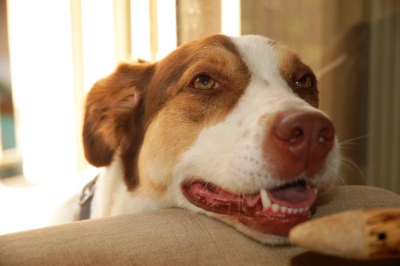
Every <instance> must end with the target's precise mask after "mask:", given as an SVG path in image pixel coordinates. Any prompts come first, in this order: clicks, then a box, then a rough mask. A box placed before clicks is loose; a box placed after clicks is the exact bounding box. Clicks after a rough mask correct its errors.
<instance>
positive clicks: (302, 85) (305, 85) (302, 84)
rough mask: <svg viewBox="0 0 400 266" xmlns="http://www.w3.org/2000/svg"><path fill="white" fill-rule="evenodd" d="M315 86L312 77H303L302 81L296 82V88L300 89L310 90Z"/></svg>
mask: <svg viewBox="0 0 400 266" xmlns="http://www.w3.org/2000/svg"><path fill="white" fill-rule="evenodd" d="M312 86H313V82H312V79H311V77H309V76H303V77H302V78H301V79H299V80H298V81H296V87H297V88H299V89H309V88H311V87H312Z"/></svg>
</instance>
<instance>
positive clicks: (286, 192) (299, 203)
mask: <svg viewBox="0 0 400 266" xmlns="http://www.w3.org/2000/svg"><path fill="white" fill-rule="evenodd" d="M267 193H268V197H269V198H270V199H271V200H272V202H274V203H277V204H279V205H281V206H288V207H296V208H302V207H307V206H310V205H312V204H313V203H314V201H315V200H316V198H317V194H316V192H315V190H314V189H305V188H304V187H303V186H301V185H298V186H290V187H287V188H283V189H275V190H271V191H267Z"/></svg>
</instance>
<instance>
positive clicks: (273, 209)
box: [272, 203, 279, 212]
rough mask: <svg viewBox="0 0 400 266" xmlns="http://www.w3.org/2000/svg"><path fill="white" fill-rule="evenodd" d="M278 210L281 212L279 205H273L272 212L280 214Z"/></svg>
mask: <svg viewBox="0 0 400 266" xmlns="http://www.w3.org/2000/svg"><path fill="white" fill-rule="evenodd" d="M278 210H279V205H278V204H275V203H274V204H272V211H273V212H278Z"/></svg>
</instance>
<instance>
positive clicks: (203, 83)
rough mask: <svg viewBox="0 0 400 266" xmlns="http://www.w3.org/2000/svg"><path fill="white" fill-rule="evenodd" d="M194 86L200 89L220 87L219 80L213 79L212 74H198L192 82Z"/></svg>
mask: <svg viewBox="0 0 400 266" xmlns="http://www.w3.org/2000/svg"><path fill="white" fill-rule="evenodd" d="M192 86H193V88H195V89H199V90H211V89H216V88H218V87H219V84H218V82H216V81H215V80H213V79H212V78H211V77H210V76H207V75H201V76H198V77H197V78H196V79H195V80H194V81H193V84H192Z"/></svg>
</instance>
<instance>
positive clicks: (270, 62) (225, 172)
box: [83, 35, 340, 244]
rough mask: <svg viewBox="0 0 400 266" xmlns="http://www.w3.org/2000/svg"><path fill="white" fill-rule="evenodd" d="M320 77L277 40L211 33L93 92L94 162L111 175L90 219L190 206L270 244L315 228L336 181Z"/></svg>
mask: <svg viewBox="0 0 400 266" xmlns="http://www.w3.org/2000/svg"><path fill="white" fill-rule="evenodd" d="M317 107H318V89H317V81H316V78H315V75H314V73H313V72H312V70H311V69H310V67H308V66H307V65H305V64H304V63H303V62H302V61H301V60H300V58H299V56H298V55H297V54H296V53H294V52H293V51H291V50H290V49H289V48H287V47H285V46H284V45H282V44H280V43H279V42H277V41H274V40H271V39H268V38H265V37H262V36H256V35H245V36H241V37H228V36H224V35H212V36H209V37H206V38H203V39H200V40H196V41H193V42H190V43H187V44H185V45H182V46H180V47H179V48H177V49H176V50H175V51H173V52H172V53H171V54H169V55H168V56H166V57H165V58H164V59H163V60H161V61H159V62H156V63H147V62H140V63H139V62H124V63H120V64H119V66H118V67H117V68H116V70H115V71H114V72H113V73H112V74H110V75H109V76H107V77H105V78H103V79H101V80H99V81H98V82H96V83H95V84H94V86H93V87H92V89H91V90H90V92H89V93H88V95H87V99H86V104H85V116H84V125H83V144H84V150H85V156H86V158H87V160H88V162H89V163H91V164H92V165H94V166H96V167H105V168H104V172H102V173H101V174H100V175H99V176H98V178H97V180H96V184H95V186H94V195H93V199H92V201H91V203H90V204H91V205H90V206H91V212H90V218H99V217H106V216H114V215H121V214H128V213H138V212H142V211H149V210H157V209H163V208H172V207H178V208H184V209H187V210H190V211H194V212H197V213H202V214H206V215H209V216H211V217H213V218H216V219H219V220H221V221H223V222H225V223H227V224H229V225H231V226H233V227H235V228H236V229H237V230H238V231H240V232H242V233H244V234H246V235H248V236H250V237H251V238H253V239H256V240H258V241H260V242H262V243H267V244H282V243H287V235H288V232H289V230H290V229H291V228H292V227H293V226H295V225H297V224H299V223H301V222H304V221H307V220H308V219H310V218H311V210H310V208H311V207H312V206H313V204H314V203H315V201H316V198H317V193H318V191H322V190H324V189H326V188H327V187H329V186H330V185H331V184H332V182H333V180H334V179H335V178H336V175H337V174H338V169H339V165H340V152H339V145H338V141H337V137H336V135H335V129H334V126H333V124H332V122H331V121H330V119H329V118H328V117H327V115H326V114H324V113H323V112H322V111H320V110H319V109H317Z"/></svg>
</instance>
